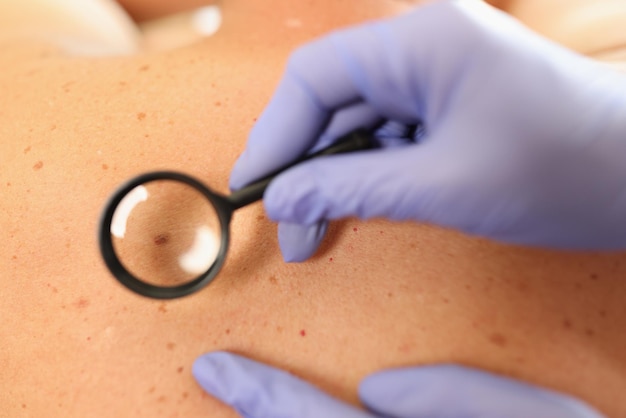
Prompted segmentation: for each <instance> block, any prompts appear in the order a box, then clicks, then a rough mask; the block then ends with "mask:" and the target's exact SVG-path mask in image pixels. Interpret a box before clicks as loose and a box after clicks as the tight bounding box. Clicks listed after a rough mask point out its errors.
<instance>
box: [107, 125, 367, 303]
mask: <svg viewBox="0 0 626 418" xmlns="http://www.w3.org/2000/svg"><path fill="white" fill-rule="evenodd" d="M374 144H375V142H374V139H373V136H372V135H371V134H370V133H369V132H367V131H364V130H357V131H353V132H351V133H349V134H348V135H345V136H344V137H342V138H340V139H339V140H337V141H336V142H335V143H333V144H332V145H330V146H329V147H327V148H324V149H322V150H320V151H318V152H316V153H313V154H310V155H306V156H304V157H302V158H300V159H298V160H297V161H294V162H293V163H291V164H289V165H287V166H285V167H282V168H280V169H278V170H276V171H274V172H273V173H271V174H269V175H268V176H266V177H264V178H262V179H260V180H258V181H256V182H254V183H252V184H250V185H248V186H246V187H244V188H242V189H240V190H238V191H236V192H233V193H232V194H230V195H229V196H224V195H221V194H218V193H216V192H214V191H211V190H210V189H209V188H208V187H206V186H205V185H204V184H202V183H201V182H199V181H198V180H196V179H194V178H192V177H190V176H188V175H185V174H182V173H178V172H171V171H157V172H152V173H147V174H143V175H140V176H138V177H135V178H133V179H131V180H130V181H128V182H127V183H125V184H124V185H122V186H121V187H120V188H119V189H118V190H117V191H116V192H115V193H114V194H113V195H112V196H111V198H110V199H109V201H108V203H107V204H106V206H105V209H104V211H103V214H102V218H101V220H100V229H99V233H98V235H99V244H100V252H101V253H102V257H103V258H104V261H105V263H106V265H107V267H108V268H109V270H110V271H111V273H112V274H113V276H115V278H116V279H117V280H118V281H119V282H120V283H122V284H123V285H124V286H126V287H127V288H128V289H130V290H132V291H134V292H136V293H139V294H140V295H144V296H148V297H151V298H156V299H173V298H178V297H182V296H186V295H188V294H190V293H193V292H196V291H198V290H200V289H202V288H203V287H204V286H206V285H208V284H209V283H210V282H211V281H212V280H213V279H214V278H215V277H216V275H217V273H218V272H219V270H220V268H221V267H222V265H223V264H224V261H225V259H226V253H227V250H228V243H229V238H230V229H229V224H230V220H231V218H232V214H233V212H234V211H236V210H237V209H239V208H241V207H243V206H246V205H248V204H250V203H253V202H256V201H257V200H259V199H261V198H262V197H263V193H264V191H265V189H266V188H267V186H268V185H269V184H270V182H271V181H272V179H274V177H275V176H277V175H278V174H280V173H281V172H283V171H285V170H286V169H288V168H290V167H293V166H294V165H296V164H299V163H301V162H303V161H307V160H310V159H313V158H318V157H322V156H325V155H332V154H341V153H346V152H353V151H359V150H365V149H369V148H372V147H373V146H374Z"/></svg>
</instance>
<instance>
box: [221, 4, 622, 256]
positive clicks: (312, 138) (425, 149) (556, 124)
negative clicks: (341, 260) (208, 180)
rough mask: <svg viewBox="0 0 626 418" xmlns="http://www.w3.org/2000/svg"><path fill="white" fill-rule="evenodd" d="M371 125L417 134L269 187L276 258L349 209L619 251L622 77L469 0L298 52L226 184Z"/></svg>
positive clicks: (515, 238) (535, 241) (299, 171)
mask: <svg viewBox="0 0 626 418" xmlns="http://www.w3.org/2000/svg"><path fill="white" fill-rule="evenodd" d="M381 121H394V122H398V123H402V124H405V125H415V124H420V123H422V124H423V127H424V128H425V134H424V135H423V137H422V140H421V142H420V143H418V144H413V145H408V146H403V147H397V146H392V147H383V148H382V149H378V150H374V151H366V152H360V153H354V154H351V155H340V156H332V157H327V158H324V159H319V160H317V161H310V162H307V163H304V164H301V165H299V166H298V167H295V168H293V169H290V170H288V171H287V172H285V173H284V174H282V175H281V176H279V177H278V178H277V179H276V180H275V181H274V182H273V183H272V184H271V185H270V187H269V188H268V189H267V191H266V194H265V196H264V202H265V208H266V211H267V214H268V216H269V217H270V218H271V219H273V220H276V221H280V222H281V225H280V227H279V240H280V244H281V248H282V251H283V255H284V257H285V259H286V260H288V261H299V260H303V259H306V258H307V257H309V256H310V255H311V254H312V253H313V252H314V251H315V249H316V248H317V245H318V244H319V242H320V240H321V237H322V236H323V233H324V231H325V228H324V224H323V223H320V221H324V220H328V219H335V218H340V217H347V216H357V217H359V218H372V217H387V218H390V219H396V220H407V219H410V220H415V221H420V222H429V223H434V224H439V225H442V226H446V227H452V228H458V229H460V230H462V231H465V232H467V233H471V234H477V235H480V236H485V237H490V238H493V239H496V240H501V241H505V242H509V243H517V244H524V245H533V246H549V247H556V248H568V249H623V248H626V222H625V220H626V77H625V76H624V75H623V74H619V73H617V72H613V71H612V70H610V69H608V67H605V66H603V65H602V64H600V63H597V62H594V61H592V60H590V59H587V58H584V57H582V56H579V55H577V54H575V53H573V52H571V51H569V50H566V49H564V48H562V47H560V46H558V45H556V44H553V43H551V42H549V41H548V40H545V39H543V38H541V37H540V36H538V35H536V34H534V33H533V32H531V31H530V30H528V29H526V28H525V27H524V26H522V25H521V24H520V23H518V22H517V21H516V20H514V19H513V18H511V17H509V16H507V15H505V14H504V13H501V12H499V11H497V10H496V9H493V8H492V7H490V6H488V5H486V4H484V2H481V1H476V0H457V1H450V0H448V1H438V2H435V3H432V4H429V5H426V6H423V7H419V8H417V9H415V10H414V11H412V12H410V13H408V14H406V15H402V16H399V17H395V18H392V19H389V20H383V21H379V22H375V23H370V24H366V25H363V26H359V27H355V28H352V29H348V30H342V31H339V32H336V33H333V34H331V35H329V36H326V37H324V38H322V39H320V40H318V41H315V42H313V43H311V44H308V45H305V46H304V47H302V48H300V49H299V50H297V51H296V52H295V53H294V54H293V56H292V57H291V59H290V61H289V63H288V66H287V69H286V73H285V75H284V78H283V79H282V81H281V82H280V84H279V86H278V88H277V91H276V92H275V95H274V97H273V98H272V100H271V102H270V103H269V105H268V106H267V108H266V109H265V111H264V113H263V114H262V115H261V117H260V118H259V121H258V122H257V124H256V125H255V126H254V128H253V129H252V131H251V133H250V137H249V141H248V145H247V148H246V150H245V151H244V153H243V154H242V156H241V157H240V159H239V160H238V162H237V164H236V165H235V167H234V169H233V172H232V175H231V188H233V189H238V188H240V187H242V186H244V185H245V184H246V183H249V182H251V181H253V180H255V179H257V178H259V177H261V176H263V175H264V174H266V173H268V172H271V171H272V170H274V169H276V168H277V167H279V166H282V165H284V164H286V163H287V162H290V161H292V160H294V159H295V158H296V157H297V156H300V155H301V154H303V153H306V152H308V151H309V150H311V149H315V148H319V147H322V146H324V145H327V143H328V142H329V141H331V140H333V139H334V138H336V137H338V136H340V135H342V134H344V133H346V132H348V131H350V130H352V129H354V128H357V127H374V126H377V125H378V124H379V123H380V122H381ZM392 142H393V141H392ZM396 142H397V141H396ZM396 142H394V144H395V143H396Z"/></svg>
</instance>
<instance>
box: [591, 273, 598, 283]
mask: <svg viewBox="0 0 626 418" xmlns="http://www.w3.org/2000/svg"><path fill="white" fill-rule="evenodd" d="M589 278H590V279H591V280H594V281H595V280H598V275H597V274H595V273H594V274H590V275H589Z"/></svg>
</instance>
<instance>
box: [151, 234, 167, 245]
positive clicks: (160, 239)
mask: <svg viewBox="0 0 626 418" xmlns="http://www.w3.org/2000/svg"><path fill="white" fill-rule="evenodd" d="M152 241H153V242H154V245H165V244H167V243H168V242H169V241H170V236H169V235H168V234H158V235H156V236H155V237H154V239H153V240H152Z"/></svg>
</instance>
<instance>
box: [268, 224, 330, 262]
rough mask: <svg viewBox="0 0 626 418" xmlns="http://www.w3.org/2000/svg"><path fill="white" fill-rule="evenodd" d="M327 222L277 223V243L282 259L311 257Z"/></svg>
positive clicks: (295, 259) (290, 260) (299, 259)
mask: <svg viewBox="0 0 626 418" xmlns="http://www.w3.org/2000/svg"><path fill="white" fill-rule="evenodd" d="M327 229H328V222H326V221H320V222H316V223H314V224H313V225H310V226H306V225H300V224H294V223H289V222H281V223H279V224H278V244H279V245H280V251H281V252H282V254H283V259H284V260H285V261H286V262H288V263H291V262H300V261H304V260H306V259H307V258H309V257H311V256H312V255H313V254H314V253H315V251H317V248H318V247H319V246H320V244H321V242H322V240H323V239H324V235H326V230H327Z"/></svg>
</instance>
